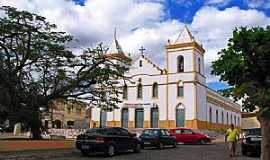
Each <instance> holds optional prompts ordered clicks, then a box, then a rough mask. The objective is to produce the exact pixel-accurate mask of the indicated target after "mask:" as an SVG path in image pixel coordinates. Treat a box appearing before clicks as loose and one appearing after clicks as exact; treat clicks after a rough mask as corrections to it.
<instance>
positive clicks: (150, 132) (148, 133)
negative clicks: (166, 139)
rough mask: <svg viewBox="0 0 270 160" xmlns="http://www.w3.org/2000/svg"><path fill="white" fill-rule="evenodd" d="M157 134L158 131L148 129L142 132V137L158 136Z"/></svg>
mask: <svg viewBox="0 0 270 160" xmlns="http://www.w3.org/2000/svg"><path fill="white" fill-rule="evenodd" d="M159 133H160V131H159V130H157V129H149V130H145V131H143V133H142V135H147V136H158V135H159Z"/></svg>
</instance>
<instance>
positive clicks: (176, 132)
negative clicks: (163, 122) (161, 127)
mask: <svg viewBox="0 0 270 160" xmlns="http://www.w3.org/2000/svg"><path fill="white" fill-rule="evenodd" d="M174 136H175V137H176V141H177V142H183V141H184V140H183V134H182V130H181V129H175V130H174Z"/></svg>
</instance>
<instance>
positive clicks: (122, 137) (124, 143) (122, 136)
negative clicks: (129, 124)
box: [115, 128, 132, 150]
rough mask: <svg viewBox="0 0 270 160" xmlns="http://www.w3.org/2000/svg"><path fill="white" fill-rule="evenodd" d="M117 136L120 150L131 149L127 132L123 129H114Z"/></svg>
mask: <svg viewBox="0 0 270 160" xmlns="http://www.w3.org/2000/svg"><path fill="white" fill-rule="evenodd" d="M115 130H116V131H117V135H118V137H119V141H118V144H119V145H120V149H121V150H128V149H131V148H132V147H131V142H130V141H131V136H130V134H129V132H128V131H127V130H125V129H123V128H115Z"/></svg>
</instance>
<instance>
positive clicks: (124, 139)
mask: <svg viewBox="0 0 270 160" xmlns="http://www.w3.org/2000/svg"><path fill="white" fill-rule="evenodd" d="M76 148H77V149H79V150H80V151H81V153H82V154H83V155H88V154H89V153H93V152H104V153H105V154H106V155H107V156H113V155H115V153H116V152H119V151H127V150H133V151H134V152H140V149H141V145H140V141H139V139H138V138H137V137H136V134H132V133H130V132H128V130H126V129H124V128H120V127H112V128H94V129H89V130H87V131H86V133H85V134H81V135H78V136H77V140H76Z"/></svg>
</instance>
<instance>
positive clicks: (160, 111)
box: [90, 27, 241, 130]
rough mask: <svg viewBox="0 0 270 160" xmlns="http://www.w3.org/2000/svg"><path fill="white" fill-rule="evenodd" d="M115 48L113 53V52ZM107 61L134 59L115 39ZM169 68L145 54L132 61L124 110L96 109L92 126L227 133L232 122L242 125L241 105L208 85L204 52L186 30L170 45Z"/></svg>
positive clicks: (124, 84)
mask: <svg viewBox="0 0 270 160" xmlns="http://www.w3.org/2000/svg"><path fill="white" fill-rule="evenodd" d="M113 48H114V49H113ZM113 48H111V49H110V50H109V52H108V57H110V58H113V59H114V60H115V61H118V62H119V61H121V60H129V58H128V56H126V55H125V54H124V52H123V51H122V49H121V47H120V45H119V44H118V42H117V40H116V38H115V44H114V46H113ZM165 49H166V53H165V54H166V56H165V57H166V58H165V64H166V65H165V68H160V67H159V66H158V65H156V64H154V63H153V62H152V61H151V60H150V59H149V58H147V57H145V55H144V54H143V50H141V51H142V53H141V55H140V57H139V58H136V60H134V61H132V63H131V66H130V69H129V71H128V72H127V73H126V75H125V76H126V77H128V78H129V79H130V80H129V81H125V83H124V82H123V83H122V84H121V87H119V88H120V89H121V90H122V91H123V95H122V96H121V97H120V98H121V100H122V103H119V109H116V110H114V111H112V112H105V111H101V110H100V109H98V108H92V111H91V116H90V117H91V120H90V127H93V124H94V123H95V124H96V125H97V126H99V125H102V126H109V127H112V126H118V127H120V126H121V127H125V128H129V129H134V128H176V127H188V128H194V129H206V130H224V129H225V128H227V127H228V126H229V125H230V124H234V125H235V126H237V127H240V124H241V106H240V105H238V104H237V103H234V102H233V101H232V100H230V99H228V98H225V97H222V96H221V95H220V94H218V93H217V92H215V91H214V90H211V89H210V88H208V87H207V85H206V76H205V67H204V54H205V50H204V49H203V47H202V46H201V45H200V44H198V43H197V42H196V41H195V40H194V37H193V36H192V34H191V32H190V31H189V29H188V28H187V27H185V28H184V29H183V31H182V32H181V33H180V34H179V36H178V38H177V40H176V41H175V43H170V42H168V44H167V45H166V46H165Z"/></svg>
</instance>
